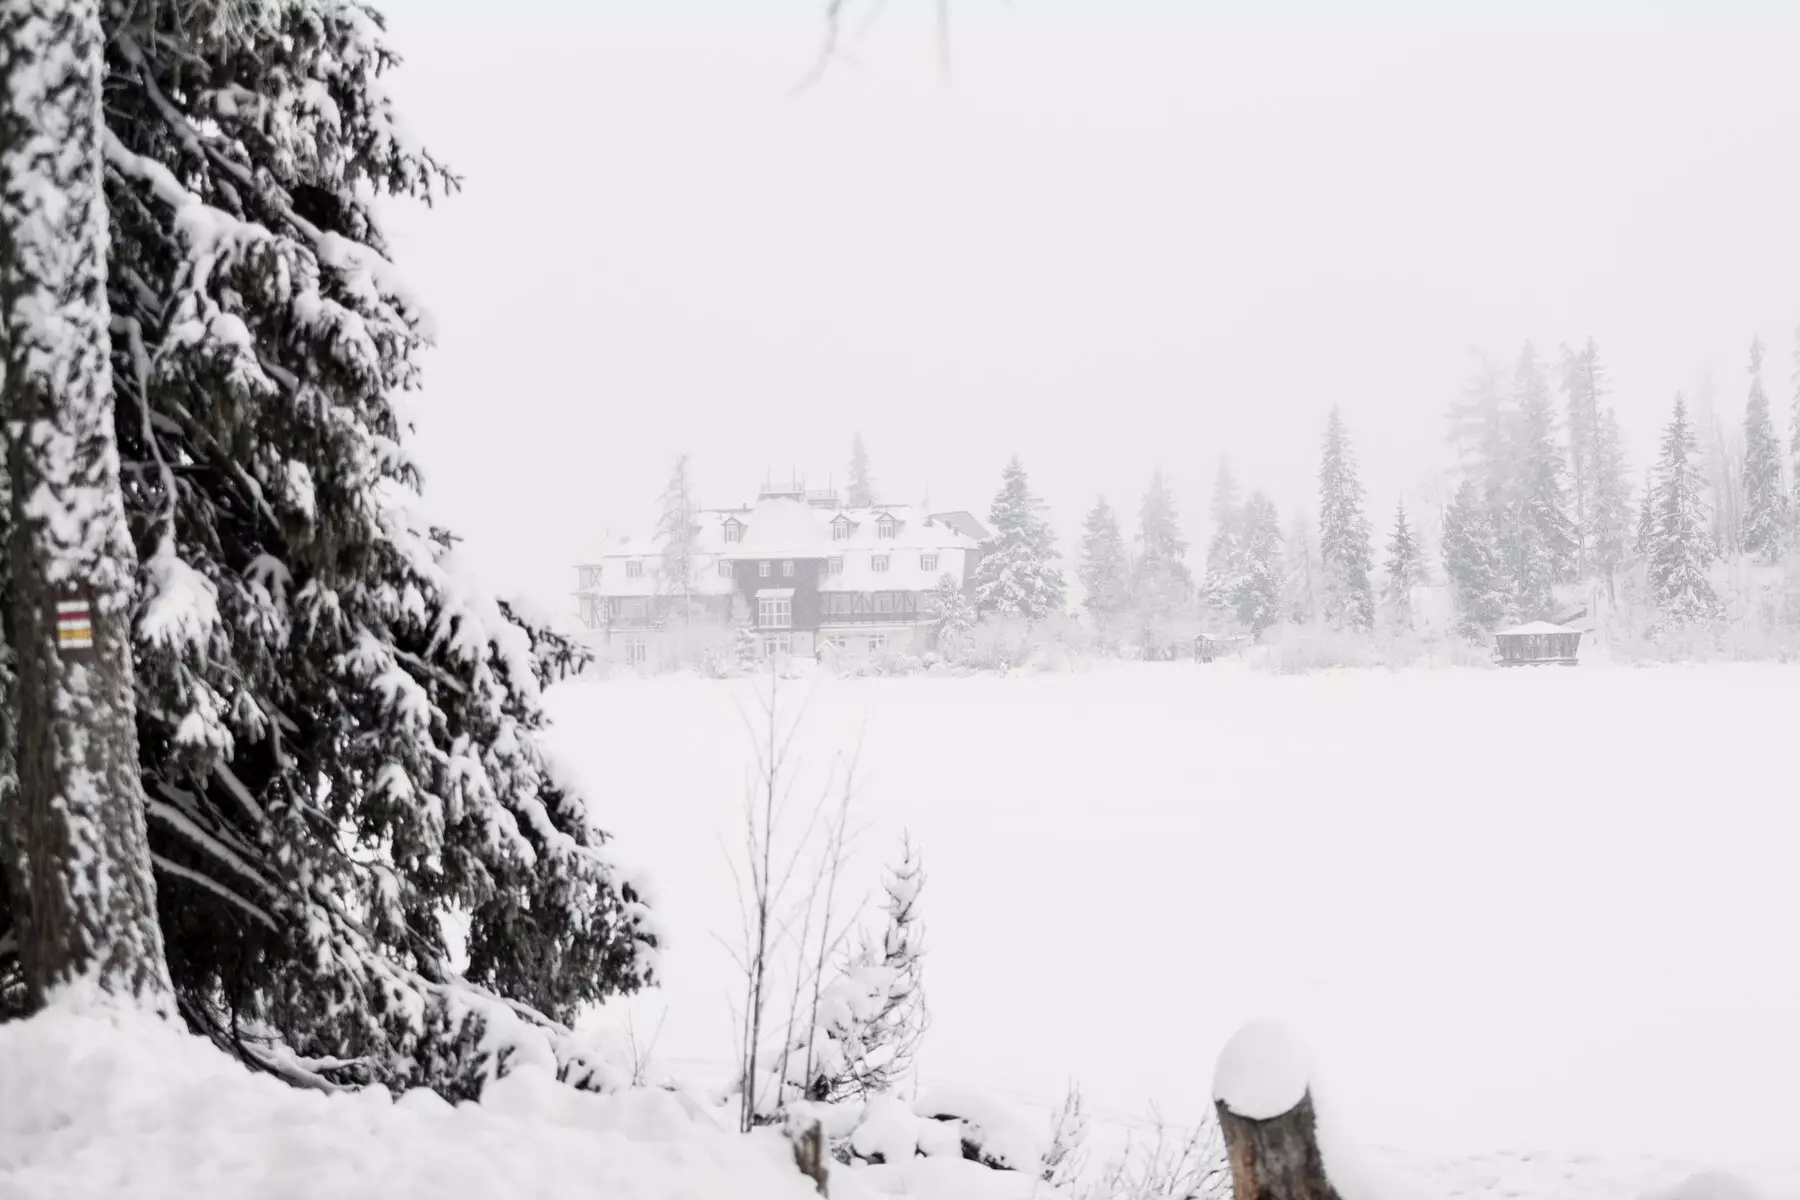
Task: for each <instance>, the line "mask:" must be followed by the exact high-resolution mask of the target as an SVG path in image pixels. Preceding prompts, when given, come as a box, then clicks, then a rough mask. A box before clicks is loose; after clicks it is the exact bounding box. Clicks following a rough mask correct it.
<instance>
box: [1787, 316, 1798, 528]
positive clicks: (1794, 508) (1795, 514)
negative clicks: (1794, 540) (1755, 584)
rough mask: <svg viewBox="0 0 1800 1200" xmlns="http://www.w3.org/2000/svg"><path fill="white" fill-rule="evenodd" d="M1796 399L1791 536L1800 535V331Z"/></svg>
mask: <svg viewBox="0 0 1800 1200" xmlns="http://www.w3.org/2000/svg"><path fill="white" fill-rule="evenodd" d="M1793 388H1794V399H1793V402H1792V405H1791V408H1790V412H1789V416H1788V453H1789V454H1790V455H1792V456H1793V458H1792V460H1791V461H1790V464H1789V468H1790V469H1789V471H1788V477H1789V482H1790V484H1791V486H1792V488H1793V491H1792V492H1791V493H1790V495H1789V497H1788V501H1789V503H1788V512H1789V514H1790V515H1791V516H1792V517H1793V518H1794V525H1793V526H1792V527H1791V529H1790V536H1794V535H1800V330H1796V331H1795V333H1794V379H1793Z"/></svg>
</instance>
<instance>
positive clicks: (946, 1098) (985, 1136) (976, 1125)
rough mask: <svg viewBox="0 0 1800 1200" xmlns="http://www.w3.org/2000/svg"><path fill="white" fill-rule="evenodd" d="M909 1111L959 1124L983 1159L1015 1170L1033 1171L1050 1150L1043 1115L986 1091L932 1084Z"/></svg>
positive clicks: (928, 1117)
mask: <svg viewBox="0 0 1800 1200" xmlns="http://www.w3.org/2000/svg"><path fill="white" fill-rule="evenodd" d="M912 1108H913V1112H915V1113H917V1114H918V1115H919V1116H920V1117H923V1118H925V1119H927V1120H934V1119H935V1120H942V1119H943V1118H945V1117H954V1118H956V1119H957V1120H959V1121H961V1122H962V1123H963V1125H964V1126H966V1128H967V1134H966V1136H967V1138H968V1140H969V1141H970V1142H972V1143H973V1144H975V1145H976V1146H979V1147H980V1148H981V1154H982V1156H983V1157H984V1158H986V1159H990V1160H992V1161H993V1162H995V1163H998V1164H1000V1165H1001V1166H1005V1167H1010V1168H1012V1169H1013V1170H1015V1171H1025V1172H1028V1173H1030V1172H1034V1171H1035V1168H1036V1165H1037V1164H1038V1163H1039V1162H1041V1161H1042V1160H1043V1156H1044V1152H1045V1151H1046V1150H1048V1149H1049V1148H1050V1146H1049V1142H1050V1124H1049V1122H1048V1121H1047V1120H1045V1118H1044V1114H1043V1113H1041V1112H1037V1111H1034V1110H1033V1109H1031V1108H1029V1107H1027V1106H1025V1105H1022V1104H1017V1103H1014V1102H1012V1101H1010V1100H1007V1099H1005V1098H1004V1097H1002V1096H1000V1095H997V1094H995V1093H994V1092H992V1091H990V1090H986V1089H981V1088H971V1087H962V1086H958V1085H956V1084H949V1083H938V1084H932V1085H931V1086H930V1087H928V1088H926V1089H925V1090H923V1091H921V1092H920V1093H919V1096H918V1099H916V1100H914V1101H913V1106H912ZM958 1141H959V1143H960V1141H961V1138H959V1139H958Z"/></svg>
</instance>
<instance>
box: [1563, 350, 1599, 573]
mask: <svg viewBox="0 0 1800 1200" xmlns="http://www.w3.org/2000/svg"><path fill="white" fill-rule="evenodd" d="M1562 385H1563V394H1564V396H1565V397H1566V398H1567V405H1568V422H1569V466H1570V473H1569V485H1570V486H1569V495H1570V503H1571V506H1572V507H1571V512H1572V516H1573V521H1574V533H1575V574H1576V577H1577V578H1580V579H1586V578H1587V577H1588V574H1589V572H1590V570H1591V569H1592V565H1593V564H1592V554H1591V550H1592V546H1593V542H1594V524H1595V512H1596V509H1595V488H1596V476H1597V474H1598V470H1599V467H1598V462H1597V458H1598V455H1599V452H1600V397H1601V396H1603V395H1605V394H1606V371H1605V368H1603V367H1602V366H1601V365H1600V347H1599V346H1598V345H1596V344H1595V342H1594V339H1593V338H1589V339H1588V340H1587V345H1585V346H1583V347H1582V348H1581V349H1580V350H1579V351H1576V350H1571V349H1569V347H1567V346H1564V347H1563V348H1562Z"/></svg>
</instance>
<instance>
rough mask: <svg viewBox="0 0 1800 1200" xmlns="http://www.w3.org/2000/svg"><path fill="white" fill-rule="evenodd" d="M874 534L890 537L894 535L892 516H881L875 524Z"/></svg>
mask: <svg viewBox="0 0 1800 1200" xmlns="http://www.w3.org/2000/svg"><path fill="white" fill-rule="evenodd" d="M875 536H876V537H884V538H891V537H893V536H894V518H892V517H883V518H881V520H880V522H878V523H877V524H876V526H875Z"/></svg>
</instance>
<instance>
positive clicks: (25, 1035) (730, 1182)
mask: <svg viewBox="0 0 1800 1200" xmlns="http://www.w3.org/2000/svg"><path fill="white" fill-rule="evenodd" d="M843 1191H844V1194H845V1195H849V1196H854V1195H855V1190H854V1184H851V1185H849V1186H847V1187H846V1188H844V1189H843ZM0 1196H4V1197H6V1200H99V1198H101V1197H115V1196H116V1197H127V1196H129V1197H133V1198H134V1200H163V1198H164V1197H168V1198H169V1200H247V1198H249V1197H280V1198H282V1200H314V1198H316V1200H363V1198H367V1200H412V1198H417V1200H503V1198H508V1197H519V1198H520V1200H526V1198H529V1200H543V1198H544V1197H550V1196H554V1197H558V1198H559V1200H561V1198H574V1197H588V1196H591V1197H596V1198H602V1197H603V1198H604V1200H692V1198H695V1197H727V1196H729V1197H739V1198H742V1200H809V1198H811V1200H816V1193H815V1192H814V1191H813V1188H812V1185H811V1182H810V1181H809V1180H807V1179H805V1178H804V1177H803V1176H801V1175H800V1174H799V1172H798V1171H796V1170H795V1169H794V1165H793V1157H792V1151H791V1150H790V1149H789V1147H788V1145H787V1143H786V1142H785V1141H784V1140H782V1139H781V1138H780V1136H779V1135H778V1134H774V1133H769V1134H766V1135H759V1136H755V1137H749V1138H746V1137H742V1136H739V1135H738V1134H736V1133H735V1132H727V1131H726V1130H725V1129H724V1128H722V1127H721V1126H719V1125H717V1124H716V1123H715V1122H714V1121H713V1119H712V1117H711V1116H710V1115H709V1114H707V1113H706V1112H704V1111H703V1110H700V1109H698V1108H696V1107H694V1106H692V1105H691V1104H687V1103H684V1102H683V1100H682V1098H681V1097H679V1096H678V1095H676V1094H675V1093H672V1092H667V1091H655V1090H642V1091H627V1092H622V1093H619V1094H617V1095H612V1096H600V1095H595V1094H592V1093H585V1092H578V1091H576V1090H574V1089H573V1088H570V1087H567V1086H565V1085H563V1084H560V1083H558V1082H556V1080H555V1079H554V1078H553V1077H552V1076H551V1075H550V1074H549V1073H547V1072H545V1071H543V1070H540V1069H538V1068H535V1067H527V1068H525V1069H522V1070H520V1071H518V1072H516V1073H514V1074H512V1075H509V1076H507V1077H506V1078H504V1079H502V1080H500V1081H498V1082H497V1083H494V1084H492V1085H490V1086H489V1088H488V1090H487V1092H486V1094H485V1095H484V1096H483V1099H482V1102H481V1103H479V1104H473V1103H465V1104H459V1105H456V1106H451V1105H450V1104H447V1103H445V1102H444V1101H443V1100H442V1099H440V1098H438V1097H437V1096H436V1095H434V1094H432V1093H430V1092H425V1091H413V1092H407V1093H404V1094H403V1095H401V1096H399V1097H398V1098H393V1097H390V1096H389V1095H388V1093H387V1092H386V1091H384V1090H382V1089H379V1088H376V1089H373V1090H371V1091H367V1092H360V1093H345V1094H339V1095H333V1096H326V1095H324V1094H322V1093H319V1092H311V1091H299V1090H296V1089H294V1088H291V1087H288V1086H287V1085H285V1084H283V1083H280V1082H277V1081H276V1080H275V1079H273V1078H271V1077H269V1076H264V1075H252V1074H251V1073H249V1072H248V1071H247V1070H246V1069H245V1068H244V1067H243V1066H241V1065H240V1064H239V1063H237V1062H236V1061H235V1060H233V1059H231V1058H230V1057H228V1056H226V1055H225V1054H223V1053H221V1052H220V1051H219V1050H217V1049H216V1048H214V1047H213V1046H212V1045H211V1043H208V1042H205V1041H202V1040H201V1039H198V1038H195V1037H192V1036H190V1035H189V1034H187V1033H185V1032H182V1031H180V1030H178V1029H177V1028H175V1027H173V1026H171V1025H168V1024H165V1023H163V1022H162V1021H160V1020H158V1019H157V1018H155V1017H152V1016H149V1015H147V1014H145V1013H142V1012H138V1011H121V1010H118V1009H115V1008H108V1007H105V1006H94V1005H91V1004H75V1003H66V1004H62V1005H59V1006H57V1007H55V1008H53V1009H51V1010H49V1011H48V1012H46V1013H44V1014H40V1015H39V1016H37V1017H34V1018H32V1019H31V1020H28V1021H18V1022H13V1023H10V1024H5V1025H0Z"/></svg>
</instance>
